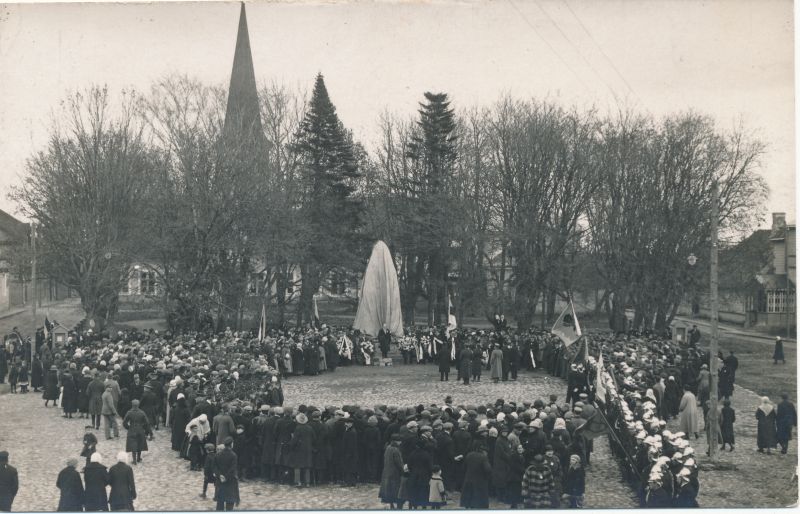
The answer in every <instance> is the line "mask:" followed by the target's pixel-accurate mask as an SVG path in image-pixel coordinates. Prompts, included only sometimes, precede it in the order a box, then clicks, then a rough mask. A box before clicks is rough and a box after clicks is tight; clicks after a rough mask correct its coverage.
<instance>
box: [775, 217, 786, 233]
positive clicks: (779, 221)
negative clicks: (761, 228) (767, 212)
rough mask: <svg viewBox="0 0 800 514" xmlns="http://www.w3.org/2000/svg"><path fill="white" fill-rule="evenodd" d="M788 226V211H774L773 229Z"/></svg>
mask: <svg viewBox="0 0 800 514" xmlns="http://www.w3.org/2000/svg"><path fill="white" fill-rule="evenodd" d="M785 226H786V213H785V212H773V213H772V230H773V231H774V230H779V229H782V228H784V227H785Z"/></svg>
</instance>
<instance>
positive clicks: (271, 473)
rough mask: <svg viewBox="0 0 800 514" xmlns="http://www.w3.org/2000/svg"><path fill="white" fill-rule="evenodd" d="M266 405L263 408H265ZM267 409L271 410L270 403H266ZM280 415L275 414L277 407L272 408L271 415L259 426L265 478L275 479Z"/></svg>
mask: <svg viewBox="0 0 800 514" xmlns="http://www.w3.org/2000/svg"><path fill="white" fill-rule="evenodd" d="M264 407H265V406H264V405H262V406H261V409H262V410H263V409H264ZM266 407H267V411H270V408H269V405H266ZM278 419H279V418H278V417H277V416H276V415H275V408H272V409H271V412H270V415H269V417H267V419H266V420H264V422H263V423H261V425H260V426H259V436H258V440H259V443H260V446H261V477H262V478H263V479H265V480H274V479H275V477H276V475H275V470H276V469H277V467H276V465H275V448H276V445H277V443H278V440H277V432H276V431H275V429H276V424H277V423H278Z"/></svg>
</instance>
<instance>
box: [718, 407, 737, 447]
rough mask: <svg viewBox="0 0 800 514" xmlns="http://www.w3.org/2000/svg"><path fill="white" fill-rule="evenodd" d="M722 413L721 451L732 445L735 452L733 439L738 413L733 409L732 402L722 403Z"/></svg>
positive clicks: (720, 419) (720, 424)
mask: <svg viewBox="0 0 800 514" xmlns="http://www.w3.org/2000/svg"><path fill="white" fill-rule="evenodd" d="M722 406H723V407H722V411H721V412H720V418H719V427H720V431H721V433H722V446H721V447H720V450H724V449H725V445H726V444H727V445H730V447H731V450H730V451H733V444H734V437H733V424H734V423H735V422H736V411H735V410H733V407H731V401H730V400H724V401H723V402H722Z"/></svg>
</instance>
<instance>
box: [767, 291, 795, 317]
mask: <svg viewBox="0 0 800 514" xmlns="http://www.w3.org/2000/svg"><path fill="white" fill-rule="evenodd" d="M787 305H788V307H789V308H790V310H793V309H794V296H789V299H788V302H787V294H786V290H785V289H770V290H768V291H767V312H771V313H779V312H786V307H787Z"/></svg>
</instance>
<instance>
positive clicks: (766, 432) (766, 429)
mask: <svg viewBox="0 0 800 514" xmlns="http://www.w3.org/2000/svg"><path fill="white" fill-rule="evenodd" d="M756 419H757V420H758V451H759V452H761V453H763V452H764V449H765V448H766V450H767V453H772V448H775V447H776V446H777V444H778V442H777V432H776V431H777V428H776V425H775V407H774V406H773V405H772V403H771V402H770V401H769V398H767V397H766V396H763V397H762V398H761V405H759V406H758V409H756Z"/></svg>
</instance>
